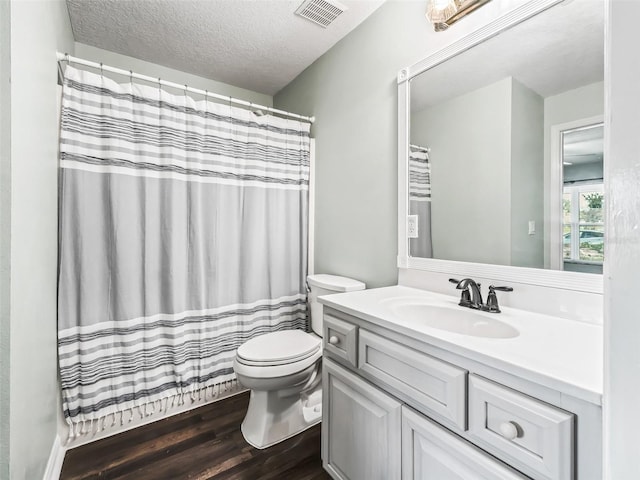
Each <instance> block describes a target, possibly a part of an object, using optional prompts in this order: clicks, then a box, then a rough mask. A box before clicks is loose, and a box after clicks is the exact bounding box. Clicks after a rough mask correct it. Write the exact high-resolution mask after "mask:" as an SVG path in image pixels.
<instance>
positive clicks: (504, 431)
mask: <svg viewBox="0 0 640 480" xmlns="http://www.w3.org/2000/svg"><path fill="white" fill-rule="evenodd" d="M519 432H520V429H519V428H518V424H517V423H515V422H504V423H501V424H500V434H501V435H502V436H503V437H504V438H506V439H507V440H513V439H515V438H518V436H519V435H518V434H519Z"/></svg>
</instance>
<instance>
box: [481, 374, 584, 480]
mask: <svg viewBox="0 0 640 480" xmlns="http://www.w3.org/2000/svg"><path fill="white" fill-rule="evenodd" d="M573 422H574V418H573V415H572V414H570V413H567V412H565V411H564V410H560V409H558V408H555V407H553V406H551V405H548V404H546V403H543V402H541V401H539V400H536V399H534V398H531V397H529V396H527V395H524V394H522V393H519V392H517V391H515V390H512V389H510V388H507V387H504V386H502V385H499V384H497V383H494V382H491V381H489V380H486V379H484V378H482V377H479V376H477V375H470V376H469V434H470V436H471V438H472V439H473V440H474V441H477V443H478V444H479V445H481V446H482V447H483V448H486V449H487V450H488V451H489V452H491V453H494V454H495V455H496V456H498V457H500V458H504V459H505V460H507V462H508V463H510V464H511V465H513V466H514V467H516V468H518V469H520V470H522V471H523V472H524V473H526V474H528V475H531V476H532V477H533V478H536V479H548V480H572V479H573V478H574V468H573V465H574V445H573V442H574V440H573V439H574V427H573Z"/></svg>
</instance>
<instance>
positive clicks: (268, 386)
mask: <svg viewBox="0 0 640 480" xmlns="http://www.w3.org/2000/svg"><path fill="white" fill-rule="evenodd" d="M307 281H308V284H309V288H310V294H309V305H310V313H311V326H312V330H313V333H306V332H304V331H302V330H282V331H276V332H271V333H267V334H264V335H259V336H257V337H254V338H252V339H250V340H248V341H247V342H245V343H244V344H242V345H241V346H240V347H239V348H238V350H237V351H236V357H235V359H234V362H233V368H234V370H235V373H236V376H237V377H238V381H239V382H240V383H241V384H242V385H243V386H245V387H246V388H248V389H250V390H251V394H250V399H249V407H248V409H247V414H246V415H245V418H244V420H243V422H242V427H241V430H242V434H243V436H244V438H245V440H246V441H247V442H248V443H249V444H251V445H252V446H254V447H256V448H261V449H262V448H267V447H269V446H271V445H274V444H276V443H278V442H281V441H283V440H286V439H287V438H289V437H292V436H294V435H297V434H298V433H301V432H302V431H304V430H306V429H307V428H309V427H312V426H313V425H315V424H317V423H318V422H319V421H320V420H321V416H322V404H321V402H322V391H321V380H322V375H321V368H322V338H321V336H322V305H320V303H318V301H317V298H318V296H319V295H327V294H331V293H338V292H347V291H355V290H362V289H364V288H365V285H364V283H362V282H359V281H357V280H353V279H350V278H346V277H339V276H335V275H309V276H308V277H307Z"/></svg>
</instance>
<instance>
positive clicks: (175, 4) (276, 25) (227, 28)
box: [67, 0, 384, 95]
mask: <svg viewBox="0 0 640 480" xmlns="http://www.w3.org/2000/svg"><path fill="white" fill-rule="evenodd" d="M301 3H302V0H295V1H289V0H67V5H68V7H69V16H70V18H71V25H72V28H73V33H74V37H75V40H76V41H78V42H81V43H85V44H87V45H91V46H94V47H99V48H103V49H105V50H110V51H113V52H117V53H120V54H123V55H128V56H131V57H135V58H139V59H141V60H146V61H148V62H153V63H157V64H160V65H164V66H166V67H170V68H175V69H177V70H181V71H184V72H188V73H192V74H195V75H200V76H202V77H206V78H210V79H213V80H217V81H220V82H224V83H228V84H231V85H235V86H237V87H243V88H247V89H249V90H253V91H256V92H260V93H265V94H268V95H274V94H275V93H277V92H278V91H279V90H280V89H282V88H283V87H284V86H286V85H287V84H288V83H289V82H290V81H291V80H293V79H294V78H295V77H296V76H297V75H298V74H300V73H301V72H302V71H303V70H304V69H305V68H306V67H308V66H309V65H311V64H312V63H313V62H314V61H315V60H316V59H317V58H319V57H320V56H321V55H322V54H323V53H325V52H326V51H327V50H329V49H330V48H331V47H332V46H333V45H334V44H335V43H337V42H338V41H339V40H340V39H341V38H342V37H344V36H345V35H347V34H348V33H349V32H350V31H351V30H353V29H354V28H355V27H357V26H358V25H359V24H360V23H361V22H362V21H363V20H364V19H366V18H367V17H368V16H369V15H371V14H372V13H373V12H374V11H375V10H376V9H377V8H378V7H380V6H381V5H382V3H384V0H340V3H341V4H342V5H344V6H346V7H347V8H348V9H347V11H345V12H344V13H343V14H341V15H340V16H339V17H338V18H337V19H336V20H335V21H334V22H333V23H332V24H331V25H329V26H328V27H327V28H326V29H325V28H322V27H320V26H318V25H316V24H314V23H312V22H310V21H309V20H305V19H303V18H300V17H299V16H297V15H294V12H295V11H296V9H297V8H298V7H299V6H300V4H301Z"/></svg>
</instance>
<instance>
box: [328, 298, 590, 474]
mask: <svg viewBox="0 0 640 480" xmlns="http://www.w3.org/2000/svg"><path fill="white" fill-rule="evenodd" d="M324 310H325V315H326V316H325V319H326V320H328V325H329V326H328V327H327V328H328V329H329V330H332V331H333V330H336V329H338V330H339V332H338V334H335V335H333V336H332V337H329V338H330V339H331V341H332V342H333V344H331V348H328V349H325V352H324V353H325V357H324V364H323V392H324V393H323V423H322V457H323V464H324V467H325V469H326V470H327V471H328V472H329V474H330V475H331V476H332V477H333V478H334V479H340V480H395V479H402V480H414V479H415V480H450V479H451V480H453V479H456V480H475V479H477V480H514V479H533V480H600V479H601V473H600V472H601V461H600V449H601V446H600V444H599V442H598V441H597V440H596V439H598V438H599V437H600V435H601V425H600V408H599V406H597V405H588V404H587V403H586V402H582V401H580V400H578V399H572V398H567V397H566V396H563V395H562V394H559V393H558V392H555V391H553V390H551V389H547V388H544V387H541V386H538V385H536V384H534V383H531V382H529V381H527V380H526V379H522V378H518V377H515V376H511V375H505V374H504V372H500V371H497V370H494V369H492V368H488V367H486V366H483V365H482V364H480V363H478V362H477V361H474V360H470V359H466V358H464V357H462V356H459V355H452V354H451V353H450V352H446V351H444V350H441V349H438V348H434V347H433V346H431V345H428V344H422V343H421V342H419V341H416V339H415V338H410V337H405V336H404V335H401V334H399V333H397V332H393V331H390V330H387V329H385V328H382V327H380V326H379V325H375V324H372V323H371V322H370V321H368V320H366V319H361V318H359V317H356V316H353V315H350V314H347V313H345V312H340V311H338V310H335V309H333V308H329V307H327V306H326V305H325V307H324ZM350 313H353V312H350ZM324 341H325V345H326V344H328V342H329V339H327V338H326V337H325V339H324ZM536 393H537V394H538V396H539V397H542V398H536V395H535V394H536ZM578 440H580V441H578ZM578 445H579V446H580V449H581V450H580V451H579V450H578V448H577V447H578Z"/></svg>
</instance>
